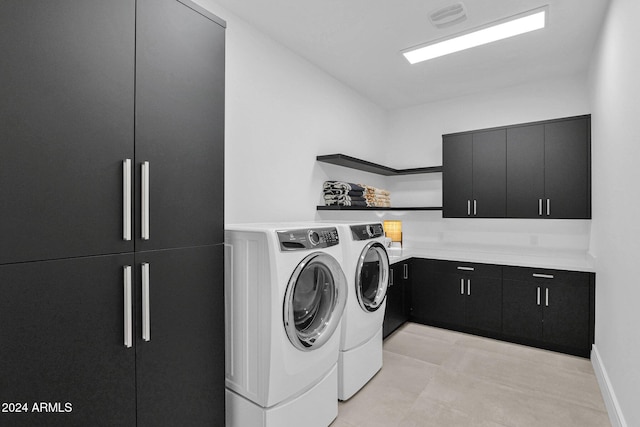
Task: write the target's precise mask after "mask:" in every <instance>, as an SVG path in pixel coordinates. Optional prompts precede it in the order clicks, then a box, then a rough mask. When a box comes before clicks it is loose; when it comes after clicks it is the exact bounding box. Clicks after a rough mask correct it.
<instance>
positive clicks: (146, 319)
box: [142, 262, 151, 341]
mask: <svg viewBox="0 0 640 427" xmlns="http://www.w3.org/2000/svg"><path fill="white" fill-rule="evenodd" d="M149 309H150V302H149V263H148V262H143V263H142V339H143V340H145V341H151V316H150V311H149Z"/></svg>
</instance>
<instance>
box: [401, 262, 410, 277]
mask: <svg viewBox="0 0 640 427" xmlns="http://www.w3.org/2000/svg"><path fill="white" fill-rule="evenodd" d="M402 269H403V272H404V276H403V277H404V278H405V279H408V278H409V264H403V265H402Z"/></svg>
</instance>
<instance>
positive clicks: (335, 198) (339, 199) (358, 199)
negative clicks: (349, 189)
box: [324, 194, 367, 202]
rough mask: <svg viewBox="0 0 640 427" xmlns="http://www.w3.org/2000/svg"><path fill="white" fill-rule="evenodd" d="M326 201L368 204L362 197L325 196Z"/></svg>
mask: <svg viewBox="0 0 640 427" xmlns="http://www.w3.org/2000/svg"><path fill="white" fill-rule="evenodd" d="M324 199H325V200H331V201H334V202H366V201H367V199H366V198H364V197H362V196H344V195H338V194H325V195H324Z"/></svg>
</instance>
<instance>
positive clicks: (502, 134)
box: [442, 129, 506, 218]
mask: <svg viewBox="0 0 640 427" xmlns="http://www.w3.org/2000/svg"><path fill="white" fill-rule="evenodd" d="M442 153H443V177H442V181H443V182H442V189H443V190H442V191H443V194H442V200H443V216H444V217H445V218H466V217H476V218H501V217H504V215H505V191H506V187H505V163H506V131H505V130H504V129H497V130H489V131H481V132H474V133H463V134H454V135H444V136H443V146H442Z"/></svg>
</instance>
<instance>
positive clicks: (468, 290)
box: [467, 279, 471, 295]
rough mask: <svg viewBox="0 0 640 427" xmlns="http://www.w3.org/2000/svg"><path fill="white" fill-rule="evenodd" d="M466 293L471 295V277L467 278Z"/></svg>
mask: <svg viewBox="0 0 640 427" xmlns="http://www.w3.org/2000/svg"><path fill="white" fill-rule="evenodd" d="M467 295H471V279H467Z"/></svg>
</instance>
